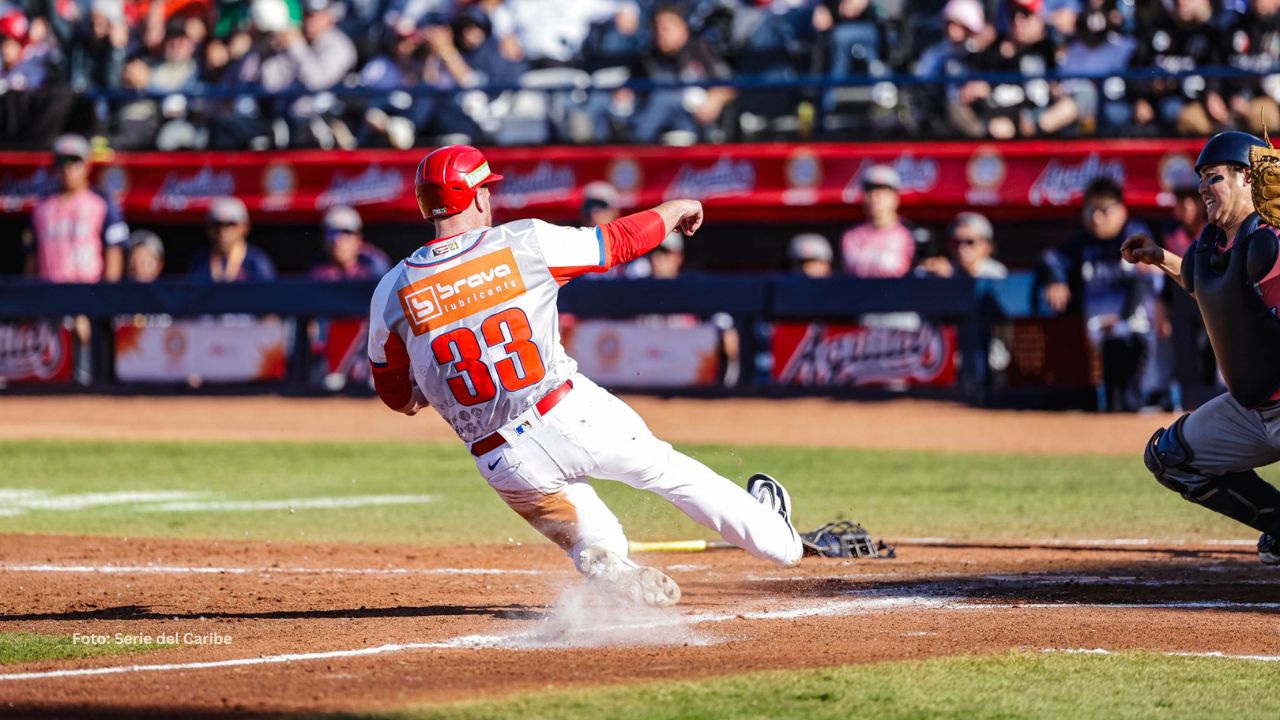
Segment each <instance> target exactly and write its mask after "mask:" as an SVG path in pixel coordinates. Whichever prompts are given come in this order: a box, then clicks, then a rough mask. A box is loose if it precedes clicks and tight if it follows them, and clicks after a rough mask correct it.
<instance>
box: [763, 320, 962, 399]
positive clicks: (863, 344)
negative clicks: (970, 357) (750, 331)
mask: <svg viewBox="0 0 1280 720" xmlns="http://www.w3.org/2000/svg"><path fill="white" fill-rule="evenodd" d="M955 356H956V331H955V328H954V327H950V326H938V325H930V324H928V323H925V324H922V325H920V327H919V328H917V329H914V330H904V329H899V328H892V327H864V326H860V325H849V324H840V323H832V324H823V323H777V324H775V325H774V326H773V378H774V380H775V381H777V383H778V384H779V385H799V386H804V387H858V386H866V385H880V386H888V387H895V386H900V387H909V386H918V385H933V386H941V387H950V386H952V385H954V384H955V380H956V363H955Z"/></svg>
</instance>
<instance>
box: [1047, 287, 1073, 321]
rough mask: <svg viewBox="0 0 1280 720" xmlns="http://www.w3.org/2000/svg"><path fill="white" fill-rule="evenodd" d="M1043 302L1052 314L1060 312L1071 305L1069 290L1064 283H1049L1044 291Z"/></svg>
mask: <svg viewBox="0 0 1280 720" xmlns="http://www.w3.org/2000/svg"><path fill="white" fill-rule="evenodd" d="M1044 300H1045V302H1047V303H1049V307H1051V308H1053V311H1054V312H1059V313H1060V312H1062V311H1063V310H1066V309H1067V305H1069V304H1070V303H1071V288H1070V287H1068V286H1067V284H1066V283H1061V282H1060V283H1051V284H1050V285H1048V286H1046V287H1045V289H1044Z"/></svg>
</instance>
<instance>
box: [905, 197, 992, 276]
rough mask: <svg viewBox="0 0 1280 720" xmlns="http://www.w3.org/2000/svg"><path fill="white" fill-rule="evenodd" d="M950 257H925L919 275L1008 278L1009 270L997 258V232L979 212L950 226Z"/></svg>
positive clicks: (965, 216)
mask: <svg viewBox="0 0 1280 720" xmlns="http://www.w3.org/2000/svg"><path fill="white" fill-rule="evenodd" d="M947 248H948V250H949V251H950V255H949V256H948V257H942V256H936V257H929V258H925V259H924V260H922V261H921V262H920V266H919V267H918V268H916V273H917V274H919V275H932V276H934V277H942V278H949V277H955V276H956V275H968V276H969V277H971V278H981V279H1000V278H1004V277H1008V276H1009V269H1008V268H1006V267H1005V266H1004V263H1002V262H1000V261H999V260H997V259H995V257H994V255H995V250H996V243H995V229H994V228H992V226H991V221H990V220H988V219H987V218H986V216H984V215H982V214H980V213H976V212H962V213H960V214H959V215H956V219H955V221H954V222H952V223H951V237H950V240H949V241H948V243H947Z"/></svg>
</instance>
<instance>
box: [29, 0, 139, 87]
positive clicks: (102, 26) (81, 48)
mask: <svg viewBox="0 0 1280 720" xmlns="http://www.w3.org/2000/svg"><path fill="white" fill-rule="evenodd" d="M87 5H88V8H87V9H88V12H87V13H85V12H84V8H83V7H82V4H80V3H56V2H51V3H49V4H48V6H49V14H48V20H49V27H50V30H51V31H52V32H53V34H54V36H55V37H56V38H57V40H58V45H59V46H61V48H62V49H63V51H64V52H65V53H66V61H67V68H68V70H69V73H70V80H71V86H72V87H73V88H75V89H76V90H84V89H86V88H107V89H114V88H118V87H120V81H121V76H122V74H123V72H124V62H125V58H126V56H127V53H128V47H129V26H128V25H127V24H126V23H125V17H124V3H123V2H122V0H91V2H89V3H87Z"/></svg>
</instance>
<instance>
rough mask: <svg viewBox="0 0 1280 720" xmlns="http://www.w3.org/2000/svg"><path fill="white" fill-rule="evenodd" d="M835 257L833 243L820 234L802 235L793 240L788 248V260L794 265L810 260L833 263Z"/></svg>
mask: <svg viewBox="0 0 1280 720" xmlns="http://www.w3.org/2000/svg"><path fill="white" fill-rule="evenodd" d="M833 257H834V254H833V253H832V252H831V243H830V242H828V241H827V239H826V238H825V237H823V236H821V235H819V234H818V233H801V234H799V235H797V236H795V237H793V238H791V244H790V245H788V246H787V259H788V260H790V261H791V262H793V263H802V262H809V261H810V260H818V261H821V262H831V260H832V258H833Z"/></svg>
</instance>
